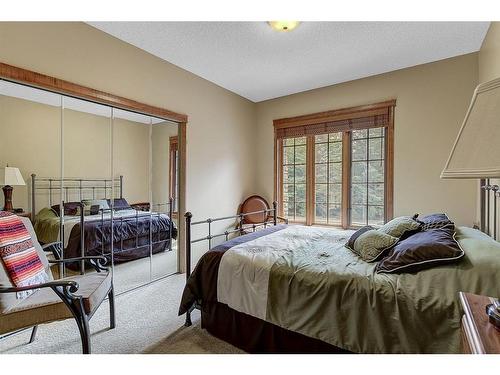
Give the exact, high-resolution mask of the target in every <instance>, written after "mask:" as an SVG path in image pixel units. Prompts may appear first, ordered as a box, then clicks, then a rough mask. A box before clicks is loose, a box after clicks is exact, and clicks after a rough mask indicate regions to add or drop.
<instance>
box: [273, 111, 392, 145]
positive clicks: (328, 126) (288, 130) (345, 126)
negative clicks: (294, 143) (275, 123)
mask: <svg viewBox="0 0 500 375" xmlns="http://www.w3.org/2000/svg"><path fill="white" fill-rule="evenodd" d="M388 123H389V115H388V114H383V115H375V116H368V117H360V118H355V119H348V120H339V121H330V122H323V123H319V124H310V125H302V126H293V127H285V128H279V129H276V137H277V138H278V139H281V138H292V137H303V136H307V135H320V134H327V133H335V132H344V131H348V130H357V129H367V128H380V127H383V126H387V125H388Z"/></svg>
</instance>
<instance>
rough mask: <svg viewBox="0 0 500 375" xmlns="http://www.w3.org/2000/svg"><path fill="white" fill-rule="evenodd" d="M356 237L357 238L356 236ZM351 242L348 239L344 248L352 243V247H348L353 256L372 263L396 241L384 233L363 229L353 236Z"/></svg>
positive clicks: (367, 228)
mask: <svg viewBox="0 0 500 375" xmlns="http://www.w3.org/2000/svg"><path fill="white" fill-rule="evenodd" d="M356 235H357V236H356ZM353 236H356V238H354V240H353V241H351V239H352V236H351V238H350V239H349V241H348V243H347V245H346V246H348V245H349V244H350V243H352V242H354V247H352V248H351V247H349V248H350V249H351V250H352V252H353V253H354V254H356V255H357V256H359V257H361V259H363V260H364V261H366V262H373V261H375V260H377V259H378V258H380V256H381V255H382V254H383V253H384V252H385V251H386V250H388V249H390V248H391V247H393V246H394V245H395V244H396V243H397V242H398V239H397V238H396V237H393V236H390V235H388V234H386V233H384V232H381V231H378V230H376V229H373V228H370V227H369V226H368V227H363V228H361V229H360V230H358V231H357V232H356V233H354V234H353Z"/></svg>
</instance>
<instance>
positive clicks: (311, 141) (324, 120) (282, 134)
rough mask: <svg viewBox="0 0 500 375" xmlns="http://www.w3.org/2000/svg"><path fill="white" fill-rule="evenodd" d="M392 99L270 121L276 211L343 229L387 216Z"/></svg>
mask: <svg viewBox="0 0 500 375" xmlns="http://www.w3.org/2000/svg"><path fill="white" fill-rule="evenodd" d="M394 106H395V101H390V102H384V103H379V104H373V105H369V106H363V107H356V108H349V109H342V110H336V111H329V112H323V113H319V114H313V115H306V116H299V117H295V118H287V119H280V120H275V121H274V126H275V137H276V145H275V159H276V172H275V194H276V200H277V201H278V204H279V210H280V215H283V216H285V217H287V218H288V219H289V220H290V221H292V222H297V223H304V224H307V225H313V224H319V225H334V226H341V227H344V228H351V227H359V226H363V225H367V224H370V225H380V224H383V223H384V222H385V221H387V220H389V219H390V218H392V191H393V190H392V178H393V177H392V175H393V172H392V170H393V160H392V158H393V111H394Z"/></svg>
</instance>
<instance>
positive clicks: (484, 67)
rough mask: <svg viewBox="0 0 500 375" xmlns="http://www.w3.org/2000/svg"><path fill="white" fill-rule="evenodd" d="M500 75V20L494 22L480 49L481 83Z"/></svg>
mask: <svg viewBox="0 0 500 375" xmlns="http://www.w3.org/2000/svg"><path fill="white" fill-rule="evenodd" d="M499 77H500V22H492V23H491V25H490V28H489V29H488V33H487V34H486V37H485V38H484V41H483V45H482V46H481V50H480V51H479V83H482V82H486V81H490V80H492V79H495V78H499Z"/></svg>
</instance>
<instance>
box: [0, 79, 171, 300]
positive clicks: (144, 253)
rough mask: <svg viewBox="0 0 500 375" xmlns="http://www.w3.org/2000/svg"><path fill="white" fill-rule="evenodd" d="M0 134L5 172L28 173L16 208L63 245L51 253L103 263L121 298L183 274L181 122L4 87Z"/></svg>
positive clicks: (44, 239) (69, 270)
mask: <svg viewBox="0 0 500 375" xmlns="http://www.w3.org/2000/svg"><path fill="white" fill-rule="evenodd" d="M0 131H1V134H2V137H1V141H0V168H1V172H2V173H4V172H5V168H6V167H7V168H11V169H13V170H14V169H15V171H16V173H18V174H16V176H17V175H19V176H20V180H19V181H18V182H15V181H11V182H10V185H13V186H12V188H13V191H12V192H11V194H12V197H13V207H12V208H9V209H11V210H13V211H14V210H15V212H16V213H17V214H18V215H20V216H25V217H27V218H29V219H30V220H31V221H32V223H33V226H34V229H35V232H36V236H37V238H38V241H39V242H41V243H42V244H46V243H51V242H57V241H60V243H61V244H62V246H61V248H60V250H59V252H55V253H54V254H52V255H51V256H53V257H59V258H65V259H68V258H73V257H80V256H95V255H99V256H104V257H105V258H106V261H107V264H108V266H110V267H112V269H113V279H114V285H115V293H121V292H124V291H127V290H131V289H134V288H136V287H139V286H142V285H145V284H148V283H150V282H151V281H154V280H157V279H159V278H162V277H165V276H168V275H171V274H173V273H176V272H178V270H179V267H178V263H179V262H178V251H177V250H178V245H177V244H178V240H179V237H178V224H179V223H178V216H179V215H178V207H179V193H178V185H179V160H178V159H179V155H178V140H177V135H178V132H179V131H178V124H177V123H175V122H170V121H167V120H165V119H162V118H156V117H152V116H149V115H145V114H141V113H136V112H131V111H125V110H122V109H118V108H114V107H111V106H108V105H102V104H98V103H94V102H91V101H87V100H82V99H76V98H73V97H68V96H65V95H60V94H56V93H53V92H49V91H45V90H40V89H37V88H33V87H30V86H25V85H22V84H18V83H13V82H9V81H4V80H0ZM9 171H10V169H9ZM17 171H18V172H17ZM21 180H22V181H21ZM5 185H7V183H5ZM0 199H1V200H0V204H1V206H2V207H4V203H5V202H4V199H3V194H2V197H1V198H0ZM88 272H95V271H94V269H93V268H92V267H88V266H84V265H83V263H80V262H75V263H73V264H68V265H67V266H66V267H61V268H54V269H53V273H54V274H55V276H56V277H58V276H70V275H73V274H80V273H88Z"/></svg>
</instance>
